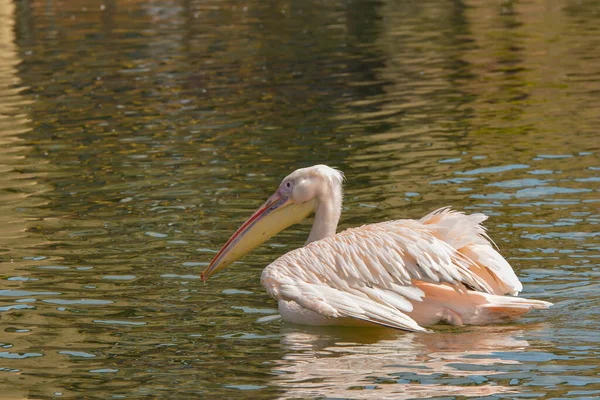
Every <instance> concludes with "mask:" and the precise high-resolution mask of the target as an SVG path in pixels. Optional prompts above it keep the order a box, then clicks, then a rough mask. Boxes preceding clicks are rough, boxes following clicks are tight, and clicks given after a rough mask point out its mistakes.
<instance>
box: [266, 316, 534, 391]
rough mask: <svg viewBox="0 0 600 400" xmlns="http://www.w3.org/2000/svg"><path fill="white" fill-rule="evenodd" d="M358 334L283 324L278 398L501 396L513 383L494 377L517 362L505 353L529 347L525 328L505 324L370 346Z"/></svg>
mask: <svg viewBox="0 0 600 400" xmlns="http://www.w3.org/2000/svg"><path fill="white" fill-rule="evenodd" d="M367 331H369V330H367ZM354 333H355V334H354V335H353V336H352V334H351V333H346V332H343V331H341V330H340V329H337V330H336V331H332V332H327V331H323V330H322V328H321V330H319V331H317V330H314V329H305V330H303V331H299V330H298V329H294V330H284V331H283V337H282V344H283V346H284V349H285V350H286V351H285V352H286V355H285V356H284V357H283V358H282V359H281V360H280V361H278V362H277V364H276V366H275V367H274V368H275V369H276V370H277V372H278V373H277V375H276V377H275V378H274V380H273V382H272V383H273V384H274V385H277V386H279V387H281V388H282V389H283V391H284V392H283V393H282V395H281V397H280V398H283V399H287V398H294V399H295V398H321V397H325V398H352V399H372V398H378V399H405V398H417V397H418V398H423V397H431V396H434V397H436V398H437V397H438V396H439V397H444V396H460V397H471V396H491V395H498V394H501V393H507V392H511V391H514V390H515V387H510V386H504V385H502V384H501V382H498V381H494V379H493V376H494V375H496V374H502V373H505V372H506V365H507V364H511V365H512V364H518V362H517V361H514V360H510V359H507V358H506V357H502V356H501V355H500V356H499V354H502V353H505V352H521V351H523V350H524V349H526V348H527V347H528V346H529V343H528V342H527V341H526V340H524V339H522V338H520V337H521V336H522V334H523V332H522V331H519V330H514V329H513V328H507V327H493V328H492V327H478V328H476V329H474V330H473V331H470V332H459V333H455V332H442V333H438V334H436V335H435V336H431V335H417V334H404V335H396V336H395V337H393V335H389V336H392V337H387V338H384V339H381V336H380V337H379V339H376V341H375V342H374V343H366V344H365V343H364V341H363V332H361V333H360V334H357V333H356V332H354ZM369 333H372V332H367V335H368V334H369ZM392 333H393V331H392ZM373 334H375V333H373ZM503 366H504V367H503ZM473 376H475V379H472V377H473ZM499 379H500V378H499ZM490 381H491V382H490ZM364 389H373V390H364Z"/></svg>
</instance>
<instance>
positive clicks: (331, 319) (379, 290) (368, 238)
mask: <svg viewBox="0 0 600 400" xmlns="http://www.w3.org/2000/svg"><path fill="white" fill-rule="evenodd" d="M342 181H343V175H342V174H341V173H340V172H339V171H337V170H334V169H332V168H329V167H327V166H324V165H317V166H314V167H309V168H303V169H300V170H297V171H295V172H293V173H292V174H291V175H289V176H288V177H286V179H284V180H283V182H282V184H281V185H280V187H279V189H278V190H277V192H276V193H275V194H274V195H273V196H272V197H271V198H269V200H267V202H266V203H265V204H264V205H263V206H262V207H261V208H260V209H259V210H258V211H257V212H256V213H255V214H254V215H253V216H252V217H251V218H250V219H249V220H248V221H247V222H246V223H244V224H243V225H242V227H240V229H238V231H237V232H236V233H235V234H234V235H233V236H232V238H231V239H230V240H229V241H228V242H227V243H226V244H225V246H223V248H222V249H221V251H220V252H219V253H218V254H217V256H216V257H215V258H214V259H213V261H212V262H211V264H210V266H209V267H208V268H207V269H206V270H205V271H204V272H203V279H207V278H208V277H209V276H210V275H212V274H213V273H214V272H216V271H217V270H219V269H221V268H223V267H225V266H226V265H228V264H230V263H231V262H233V261H235V260H236V259H238V258H240V257H241V256H243V255H244V254H246V253H247V252H248V251H250V250H252V249H253V248H255V247H257V246H258V245H260V244H261V243H263V242H264V241H266V240H267V239H268V238H270V237H271V236H273V235H274V234H275V233H277V232H278V231H280V230H282V229H285V228H286V227H287V226H289V225H291V224H293V223H296V222H299V221H300V220H302V219H303V218H305V217H306V216H307V215H308V214H310V213H312V212H314V213H315V222H314V224H313V227H312V230H311V233H310V236H309V239H308V241H307V244H306V245H305V246H304V247H302V248H299V249H296V250H293V251H290V252H289V253H287V254H285V255H283V256H282V257H280V258H278V259H277V260H275V261H274V262H273V263H271V264H270V265H268V266H267V267H266V268H265V270H264V271H263V273H262V277H261V282H262V284H263V286H264V287H265V288H266V289H267V291H268V292H269V294H270V295H271V296H272V297H273V298H274V299H276V300H277V301H278V303H279V310H280V313H281V316H282V318H283V320H284V321H289V322H294V323H300V324H308V325H331V324H335V325H356V324H363V325H364V324H379V325H384V326H389V327H393V328H397V329H404V330H410V331H425V328H424V327H425V326H429V325H433V324H436V323H439V322H446V323H449V324H453V325H463V324H488V323H495V322H501V321H505V320H507V319H511V318H515V317H518V316H520V315H522V314H524V313H525V312H527V311H529V310H530V309H531V308H547V307H549V306H550V305H551V304H550V303H548V302H544V301H539V300H528V299H522V298H516V297H512V296H505V295H507V294H509V295H516V294H518V293H519V291H521V290H522V285H521V283H520V282H519V280H518V278H517V276H516V275H515V273H514V271H513V270H512V268H511V267H510V265H509V264H508V263H507V262H506V260H505V259H504V258H503V257H502V256H501V255H500V254H499V253H498V252H497V251H496V250H495V249H494V248H493V247H492V245H491V244H490V242H489V241H488V238H487V235H486V234H485V230H484V228H483V227H482V226H481V222H483V221H484V220H485V219H486V218H487V217H486V216H485V215H483V214H473V215H464V214H463V213H458V212H455V211H451V210H449V209H448V208H443V209H440V210H437V211H435V212H433V213H431V214H429V215H427V216H425V217H423V218H422V219H420V220H418V221H416V220H396V221H388V222H381V223H377V224H372V225H365V226H362V227H358V228H352V229H348V230H346V231H344V232H341V233H338V234H336V233H335V232H336V228H337V224H338V221H339V218H340V212H341V204H342Z"/></svg>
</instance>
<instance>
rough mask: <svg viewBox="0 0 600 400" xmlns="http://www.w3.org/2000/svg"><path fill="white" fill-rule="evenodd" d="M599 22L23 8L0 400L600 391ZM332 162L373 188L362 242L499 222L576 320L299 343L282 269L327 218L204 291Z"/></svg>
mask: <svg viewBox="0 0 600 400" xmlns="http://www.w3.org/2000/svg"><path fill="white" fill-rule="evenodd" d="M596 9H597V5H596V4H594V2H572V1H567V0H565V1H558V2H541V1H530V2H525V3H523V2H506V1H491V2H471V1H467V2H460V1H459V2H453V3H452V4H451V5H449V4H447V3H444V2H440V1H436V0H432V1H421V2H393V1H383V2H380V1H378V2H376V1H363V2H349V3H340V2H337V3H336V2H333V3H331V2H330V3H327V4H323V3H318V2H311V1H309V2H295V3H289V2H278V1H275V2H267V3H265V2H259V1H254V0H249V1H246V2H242V3H240V2H231V1H196V0H181V1H178V2H164V1H163V2H161V1H153V2H145V1H128V2H117V1H113V0H109V1H96V0H83V1H77V2H46V1H37V0H27V1H20V2H12V1H10V0H0V262H2V264H0V333H1V335H0V387H1V388H2V390H1V391H0V392H1V393H2V394H1V395H0V397H2V396H4V397H12V398H24V397H30V398H49V397H53V396H59V395H60V396H65V397H66V396H71V397H75V396H80V397H86V396H87V397H90V396H97V397H101V398H108V397H110V396H115V397H119V396H124V397H127V398H135V397H148V396H150V397H165V396H168V397H169V398H190V397H194V396H195V397H198V396H201V397H202V396H203V397H217V396H221V397H225V398H233V397H239V398H249V397H251V398H256V399H261V398H265V399H267V398H269V399H270V398H298V397H300V398H302V397H304V398H307V397H315V396H329V397H344V398H365V397H367V396H371V395H373V394H374V393H375V395H376V397H378V398H379V397H381V398H385V397H388V398H407V397H439V396H447V397H455V396H475V397H479V396H484V397H485V396H493V397H495V398H498V397H499V398H514V397H517V396H528V397H529V396H538V397H567V398H569V397H570V398H577V397H594V396H598V395H600V393H599V392H598V391H597V389H596V387H597V386H598V384H599V383H600V382H599V380H598V373H599V370H598V353H599V351H600V343H599V339H598V335H597V326H598V323H600V321H599V320H598V313H597V312H596V311H595V310H597V309H598V307H599V306H600V289H599V285H598V283H597V279H598V276H599V272H598V269H599V264H598V250H599V247H598V224H599V223H600V214H599V212H598V198H599V196H598V191H599V187H600V186H599V184H598V183H599V182H600V180H599V171H600V162H599V158H598V151H599V150H600V149H599V145H598V143H599V142H598V140H597V137H598V133H599V132H598V126H600V116H599V115H598V113H597V111H596V110H598V109H599V107H600V104H599V98H598V92H599V90H600V86H599V82H600V79H599V75H598V74H599V72H598V71H600V53H598V50H597V49H598V48H600V42H599V39H598V38H599V37H600V35H599V34H598V33H600V32H599V28H598V27H599V26H600V23H599V22H600V21H599V18H600V16H599V14H598V13H597V12H596ZM316 163H327V164H330V165H333V166H337V167H339V168H340V169H342V170H343V171H344V172H345V173H346V175H347V177H348V181H347V185H346V197H345V205H344V212H343V216H342V221H341V225H342V228H345V227H348V226H354V225H360V224H365V223H369V222H375V221H380V220H386V219H391V218H406V217H411V218H414V217H420V216H422V215H424V214H425V213H427V212H429V211H431V210H433V209H435V208H437V207H441V206H445V205H448V204H451V205H453V206H454V207H455V208H458V209H462V210H467V211H479V212H484V213H486V214H488V215H490V216H492V218H491V219H490V220H489V224H488V226H489V230H490V233H491V236H492V237H493V238H494V239H495V241H496V242H497V243H498V245H499V246H500V248H501V250H502V252H503V254H505V255H506V256H507V258H508V259H509V260H510V261H511V263H512V264H513V265H514V267H515V269H516V270H517V272H518V274H519V276H520V277H521V278H522V280H523V282H524V284H525V291H524V294H525V295H526V296H527V297H532V298H539V299H543V300H549V301H552V302H554V303H555V304H556V306H555V307H554V308H552V309H551V310H549V311H547V312H537V313H532V314H530V315H528V316H527V317H526V318H524V319H523V320H522V321H520V322H518V323H515V324H513V325H509V326H499V327H489V328H485V327H484V328H469V329H451V328H447V327H439V328H437V331H438V332H437V333H436V334H433V335H414V334H404V333H398V332H395V331H388V330H377V331H369V330H362V331H358V332H353V331H345V330H323V329H308V328H306V327H300V326H292V325H287V324H282V323H281V322H280V320H279V318H278V315H277V308H276V304H275V303H274V302H273V301H272V300H270V299H269V298H268V297H267V295H266V294H265V293H264V291H263V289H262V288H261V287H260V284H259V274H260V270H261V269H262V268H263V267H264V266H265V265H266V264H268V263H269V262H270V261H272V260H273V259H274V258H275V257H277V256H278V255H280V254H282V253H284V252H286V251H289V250H291V249H293V248H295V247H297V246H300V245H302V243H304V240H305V238H306V236H307V235H308V230H309V227H308V225H306V224H305V225H300V226H298V227H295V228H293V229H290V230H288V231H286V232H284V233H283V234H281V235H279V236H278V237H277V238H274V239H273V240H272V241H271V242H269V244H268V245H266V246H263V247H262V248H261V249H258V250H257V251H255V252H254V253H253V254H252V255H251V256H248V257H246V258H245V259H244V260H242V261H241V262H239V263H236V264H235V265H233V266H231V267H230V268H229V269H228V270H227V271H226V272H225V273H222V274H220V275H219V276H217V277H216V278H215V279H214V280H213V281H212V282H211V283H210V284H209V285H204V284H202V283H201V281H200V280H199V272H200V270H201V269H202V268H204V267H205V266H206V263H207V261H208V260H209V259H210V258H211V256H212V255H213V254H214V251H215V249H217V248H218V247H219V246H220V245H221V244H222V243H223V242H224V240H226V239H227V236H228V235H229V234H230V233H231V231H232V230H233V229H235V228H236V227H237V226H238V225H239V223H240V222H241V221H242V220H243V219H244V218H245V217H247V215H248V214H249V213H250V212H251V211H252V210H254V209H255V208H256V206H258V205H259V204H260V203H261V202H262V201H264V199H265V197H266V195H267V194H268V193H270V192H272V190H273V189H274V187H275V185H276V184H277V182H279V180H280V179H281V177H282V176H284V175H286V174H287V173H289V171H291V170H293V169H295V168H298V167H302V166H307V165H311V164H316ZM582 300H585V301H582Z"/></svg>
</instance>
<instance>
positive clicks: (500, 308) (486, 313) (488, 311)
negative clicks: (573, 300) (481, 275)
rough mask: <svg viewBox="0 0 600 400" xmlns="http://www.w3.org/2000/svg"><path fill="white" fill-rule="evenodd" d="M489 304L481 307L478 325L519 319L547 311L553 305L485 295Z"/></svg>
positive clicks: (539, 301)
mask: <svg viewBox="0 0 600 400" xmlns="http://www.w3.org/2000/svg"><path fill="white" fill-rule="evenodd" d="M484 297H485V299H486V300H487V302H486V303H485V304H481V305H480V306H479V310H480V313H478V315H477V317H476V319H477V322H476V323H495V322H502V321H506V320H511V319H516V318H519V317H520V316H521V315H523V314H525V313H527V312H528V311H530V310H532V309H534V308H536V309H540V310H543V309H546V308H549V307H551V306H552V303H550V302H547V301H543V300H532V299H525V298H522V297H511V296H497V295H490V294H484Z"/></svg>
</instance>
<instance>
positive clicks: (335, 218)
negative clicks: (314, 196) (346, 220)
mask: <svg viewBox="0 0 600 400" xmlns="http://www.w3.org/2000/svg"><path fill="white" fill-rule="evenodd" d="M341 213H342V188H341V185H340V186H338V185H335V186H333V187H330V188H329V191H328V192H327V193H324V194H322V195H321V196H319V201H318V202H317V209H316V211H315V221H314V222H313V226H312V229H311V230H310V235H309V236H308V240H307V241H306V244H309V243H311V242H314V241H317V240H321V239H325V238H326V237H329V236H333V235H335V231H336V229H337V225H338V222H339V220H340V215H341Z"/></svg>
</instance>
